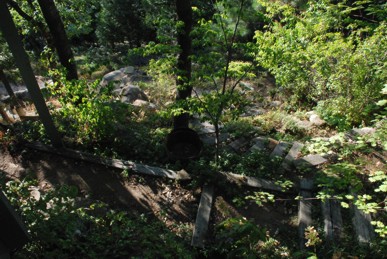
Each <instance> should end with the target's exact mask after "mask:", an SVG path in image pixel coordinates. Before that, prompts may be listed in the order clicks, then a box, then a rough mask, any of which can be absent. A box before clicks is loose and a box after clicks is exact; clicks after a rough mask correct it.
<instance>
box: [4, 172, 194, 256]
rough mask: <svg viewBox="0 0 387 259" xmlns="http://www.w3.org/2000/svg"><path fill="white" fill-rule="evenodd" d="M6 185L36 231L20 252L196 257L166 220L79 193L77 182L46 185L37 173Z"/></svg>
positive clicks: (30, 225)
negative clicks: (43, 186) (44, 187)
mask: <svg viewBox="0 0 387 259" xmlns="http://www.w3.org/2000/svg"><path fill="white" fill-rule="evenodd" d="M1 185H2V187H3V190H4V191H5V194H6V196H7V197H8V199H9V200H10V201H11V203H12V204H13V205H14V206H15V207H16V208H18V211H19V213H21V215H22V217H23V219H24V221H25V223H26V226H27V228H28V231H29V234H30V235H31V241H30V242H29V243H28V244H27V245H25V246H24V247H23V249H21V250H20V251H18V252H17V253H16V254H15V255H14V258H80V257H81V258H101V256H102V257H103V258H123V257H125V258H129V257H132V256H135V257H136V256H140V257H145V258H176V257H179V258H192V257H193V253H192V251H190V250H189V248H188V246H187V244H185V243H184V242H183V240H181V239H180V238H178V237H177V236H175V235H174V234H173V233H171V232H170V231H169V230H168V229H167V228H166V227H165V226H164V225H163V224H162V223H161V222H159V221H154V220H152V219H150V218H148V217H146V216H145V215H143V214H142V215H138V216H134V215H130V214H129V213H127V212H124V211H118V210H113V209H111V208H109V206H108V205H106V204H104V203H102V202H94V201H91V200H85V199H82V198H80V197H77V194H78V192H77V189H76V188H75V187H71V186H61V187H59V188H58V189H51V190H48V191H42V190H40V189H39V187H37V186H38V183H37V181H36V180H31V179H24V180H22V181H8V182H7V183H4V181H2V182H1ZM33 192H34V194H32V193H33ZM81 204H83V206H81ZM155 233H157V235H156V234H155Z"/></svg>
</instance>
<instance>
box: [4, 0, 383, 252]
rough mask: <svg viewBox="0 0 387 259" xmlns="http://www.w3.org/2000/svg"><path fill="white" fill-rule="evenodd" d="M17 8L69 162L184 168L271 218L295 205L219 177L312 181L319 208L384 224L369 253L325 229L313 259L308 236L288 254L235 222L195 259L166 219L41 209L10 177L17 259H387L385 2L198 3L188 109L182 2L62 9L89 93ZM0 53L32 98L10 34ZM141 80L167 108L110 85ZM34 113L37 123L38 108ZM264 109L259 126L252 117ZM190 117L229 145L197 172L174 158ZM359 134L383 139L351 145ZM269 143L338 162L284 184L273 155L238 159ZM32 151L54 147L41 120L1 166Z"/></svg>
mask: <svg viewBox="0 0 387 259" xmlns="http://www.w3.org/2000/svg"><path fill="white" fill-rule="evenodd" d="M6 2H7V4H8V6H9V9H10V11H11V14H12V16H13V19H14V21H15V23H16V25H17V28H18V30H19V32H20V34H21V35H22V39H23V43H24V45H25V48H26V50H27V51H28V54H29V55H30V59H31V63H32V65H33V68H34V70H35V73H36V75H41V76H43V77H44V78H45V80H46V82H48V81H49V79H50V80H52V82H50V83H48V84H47V87H46V89H45V90H44V91H43V93H44V96H45V98H46V100H48V103H49V104H48V106H49V109H50V112H51V114H52V117H53V120H54V123H55V126H56V128H57V129H58V130H59V132H60V134H61V136H62V138H63V142H64V145H65V146H66V147H69V148H73V149H76V150H80V151H86V152H89V153H92V154H96V155H100V156H104V157H109V158H120V159H125V160H133V161H136V162H141V163H144V164H149V165H158V166H160V167H163V168H168V169H175V170H180V169H182V167H184V169H186V170H187V172H189V173H190V174H191V176H192V178H193V179H192V181H191V183H190V184H189V188H191V191H192V192H195V190H196V188H197V187H199V186H201V185H202V184H203V183H208V182H212V183H215V184H217V185H218V187H219V188H218V189H219V190H217V191H218V192H220V193H221V194H225V195H229V196H231V200H234V201H235V203H237V204H239V205H240V207H243V206H248V205H247V204H248V203H249V202H251V201H253V202H255V203H256V204H258V205H259V206H265V205H267V204H268V203H273V202H276V201H278V200H280V198H279V196H280V195H281V198H282V196H283V195H286V194H284V193H281V194H279V193H274V192H266V191H262V190H256V191H249V192H246V193H245V192H242V191H241V190H240V189H238V188H233V187H234V186H232V187H230V185H229V183H226V182H225V181H223V180H222V181H220V179H221V177H220V176H219V174H217V173H218V172H231V173H236V174H240V175H243V176H252V177H259V178H263V179H266V180H272V181H274V182H276V183H277V184H279V185H280V186H281V187H283V189H284V190H288V189H289V187H291V186H294V183H297V182H298V181H299V179H300V178H305V177H311V178H313V179H314V181H315V184H316V186H317V188H316V192H315V193H314V195H315V196H314V197H313V199H315V200H329V199H335V200H338V201H340V204H341V206H342V209H343V211H344V213H343V214H344V217H346V218H347V219H346V221H347V222H350V217H351V212H350V207H351V206H352V205H353V206H356V207H357V208H359V209H360V210H362V211H364V212H366V213H371V214H372V217H373V221H372V224H373V225H374V227H375V232H376V234H377V237H376V238H375V240H374V241H373V242H372V243H371V244H369V245H364V246H362V245H354V244H355V243H356V238H355V237H354V233H353V230H351V227H350V226H348V225H349V223H346V224H348V225H345V226H344V228H345V233H344V235H343V237H342V240H341V242H340V244H335V245H334V246H332V247H330V246H328V245H327V243H326V242H325V241H326V240H325V237H324V229H323V227H322V219H320V218H317V220H316V221H317V222H316V224H315V225H314V226H311V227H309V228H307V231H306V232H305V238H306V240H307V243H306V246H307V248H306V249H305V250H302V251H300V250H299V248H298V244H296V243H295V241H294V239H297V234H296V233H295V234H294V237H293V238H289V239H293V240H291V241H289V240H286V238H284V237H283V236H281V235H276V234H274V233H269V232H268V231H267V230H266V229H265V228H263V227H262V226H259V225H258V226H257V225H256V224H255V223H254V222H252V221H250V220H249V219H245V218H239V217H238V218H237V217H232V218H229V219H227V220H225V221H222V222H216V223H215V227H214V228H211V231H212V233H211V237H212V238H213V241H212V242H210V243H209V245H208V246H207V247H206V248H204V249H196V248H195V249H194V248H192V247H190V245H189V242H190V240H189V239H190V237H188V236H187V235H182V234H181V233H179V231H175V230H174V229H172V227H170V226H168V227H167V226H166V225H165V224H163V222H162V221H159V220H158V219H156V218H154V217H152V216H149V215H145V214H140V215H137V214H136V213H131V212H130V211H124V210H120V209H117V208H113V207H112V206H111V205H108V204H105V203H102V202H99V201H95V200H93V199H91V198H84V197H81V195H80V194H79V193H78V190H77V188H75V187H72V186H60V187H57V186H56V187H54V188H53V189H50V190H45V191H42V190H39V191H38V192H39V198H36V197H33V196H31V190H35V189H34V188H35V187H36V186H38V182H37V180H36V179H34V178H33V177H31V176H28V177H27V178H21V179H20V180H10V179H8V178H6V177H4V178H2V179H1V186H2V189H3V190H4V192H5V193H6V195H7V197H8V198H9V199H10V201H11V203H12V204H13V205H14V206H15V207H16V208H17V210H18V212H19V213H20V214H21V215H22V217H23V220H24V221H25V223H26V225H27V227H28V229H29V231H30V234H31V236H32V241H31V242H30V243H29V244H27V245H26V246H25V247H24V248H23V249H21V250H20V251H18V252H17V253H16V254H15V258H27V257H29V256H30V255H31V254H33V255H34V257H33V258H74V257H84V258H97V257H101V256H102V257H106V258H110V257H112V258H127V257H135V258H137V257H141V258H142V257H144V258H164V257H165V258H196V257H207V258H211V257H215V256H221V257H228V258H235V257H236V258H239V257H241V258H245V257H246V258H257V257H258V258H281V257H284V258H330V257H332V258H340V257H345V258H346V257H360V258H363V257H367V256H368V257H373V258H381V257H382V256H383V255H385V254H387V251H386V250H387V243H386V241H385V237H386V235H387V215H386V210H387V207H386V200H385V199H386V193H387V172H386V164H385V163H386V161H385V157H386V152H387V146H386V145H387V134H386V133H387V122H386V121H387V120H386V115H387V113H386V111H387V97H386V94H387V69H386V64H387V56H386V52H387V23H386V21H385V17H386V16H387V11H386V10H387V4H386V3H385V1H371V0H363V1H359V0H339V1H331V0H318V1H307V0H300V1H285V0H283V1H282V0H275V1H269V0H239V1H232V0H222V1H196V0H192V1H189V2H191V4H192V11H193V28H192V32H191V33H190V37H191V40H192V51H191V52H192V53H191V54H192V55H191V56H190V57H189V60H190V61H191V64H192V71H191V72H192V76H191V77H190V81H188V82H185V83H186V86H192V87H193V94H192V97H190V98H188V99H186V100H180V101H175V99H176V92H177V91H178V90H181V89H177V88H178V87H176V85H177V83H176V82H178V81H184V80H187V79H186V78H185V79H184V80H183V78H181V76H180V75H181V74H182V73H181V72H182V71H178V69H177V63H178V55H179V51H180V47H181V46H179V45H178V43H177V42H178V41H177V36H178V35H179V33H180V32H181V31H182V28H183V24H182V23H181V22H179V21H178V18H177V13H176V10H175V9H176V6H175V3H174V2H173V1H165V0H131V1H124V0H115V1H111V0H103V1H98V0H92V1H85V0H71V1H70V0H61V1H55V4H56V8H57V9H58V12H59V14H60V16H61V18H62V20H63V25H64V27H65V29H66V33H67V36H68V38H69V40H70V42H71V44H72V47H73V51H74V53H75V63H76V65H77V67H78V74H79V78H80V79H79V80H67V79H66V70H65V69H64V68H63V66H62V65H63V64H61V62H60V61H59V59H58V58H57V55H56V54H55V52H54V50H55V47H54V45H53V42H52V41H53V38H52V35H51V34H50V31H49V29H48V27H47V24H46V20H45V18H44V17H43V15H42V13H41V11H40V7H39V5H38V2H37V1H35V0H29V1H24V0H23V1H22V0H7V1H6ZM0 50H1V53H0V69H2V70H4V72H5V73H6V74H7V76H8V78H9V79H10V81H11V82H17V83H21V79H20V75H19V74H18V71H17V69H16V67H15V66H14V64H13V61H12V54H11V53H10V52H9V50H8V47H7V45H6V43H5V41H4V39H3V37H2V35H1V34H0ZM128 66H133V67H134V68H135V69H136V71H140V72H138V73H139V74H141V75H142V76H144V78H145V77H146V80H141V79H140V80H137V81H136V79H135V78H134V79H133V78H129V79H130V80H131V81H130V84H132V83H133V84H137V85H138V86H139V88H140V89H141V90H142V91H144V92H145V93H146V94H147V96H148V98H149V102H151V103H152V104H154V105H155V108H154V109H147V108H144V107H138V106H134V105H132V104H131V103H124V102H122V101H121V100H120V98H119V97H118V96H117V94H114V93H113V91H114V90H117V89H115V87H117V85H116V83H115V82H111V83H109V84H107V86H101V79H102V76H103V75H104V74H106V73H107V72H110V71H112V70H116V69H120V68H122V67H128ZM183 72H184V71H183ZM136 76H137V75H136ZM134 77H135V76H134ZM129 79H128V80H129ZM26 105H27V107H28V108H29V109H30V110H34V107H33V105H32V104H31V103H30V102H27V101H26ZM0 108H1V107H0ZM251 108H253V109H256V110H259V111H258V112H256V113H253V114H252V115H249V114H248V112H249V109H251ZM310 111H314V112H315V113H316V114H318V115H319V116H320V117H321V118H322V119H324V121H325V122H326V124H323V125H317V126H316V125H312V124H307V125H306V126H305V125H304V124H301V123H300V122H305V121H306V122H308V121H307V120H308V115H307V114H308V113H307V112H310ZM183 113H189V115H190V116H191V118H193V117H195V119H197V120H198V121H200V122H210V123H211V124H212V125H213V126H214V129H215V139H216V141H215V145H211V144H205V145H204V148H203V150H202V153H201V157H200V158H199V159H197V160H194V161H190V162H189V163H188V164H187V163H185V162H186V161H184V162H183V163H180V162H179V161H177V162H176V161H170V160H169V158H168V155H167V152H166V149H165V140H166V137H167V135H168V133H169V132H170V130H171V129H172V127H173V117H174V116H177V115H181V114H183ZM246 114H247V115H246ZM242 116H243V117H242ZM308 123H309V122H308ZM360 127H372V129H373V131H372V132H371V133H370V134H366V135H364V136H361V135H359V136H349V135H348V133H349V132H350V130H351V129H352V128H360ZM223 136H225V137H224V140H223V139H222V138H223ZM254 137H271V138H274V139H276V140H278V141H289V142H291V141H300V142H303V143H304V144H305V147H304V149H303V150H302V156H304V155H308V154H322V155H324V156H325V157H327V158H328V159H329V162H328V163H327V164H324V165H321V166H319V168H318V170H316V169H312V170H308V169H305V170H302V169H295V168H293V170H292V171H291V172H288V171H285V170H282V168H281V163H282V159H281V158H278V157H270V152H269V151H268V149H269V148H267V149H262V151H251V152H250V150H249V149H244V148H246V147H247V146H248V147H247V148H250V147H251V146H252V143H250V142H249V143H247V144H246V147H243V148H242V151H240V150H239V151H235V150H231V148H230V146H229V144H230V143H231V142H232V141H234V140H238V139H241V138H246V139H247V140H248V141H250V140H252V139H253V138H254ZM33 141H40V142H45V143H50V140H49V138H48V136H47V135H46V132H45V129H44V127H43V124H42V123H41V122H40V121H28V120H26V121H21V122H18V123H16V124H14V125H4V126H3V125H1V126H0V144H1V148H0V152H2V150H17V148H15V147H17V146H19V145H20V144H23V143H25V142H33ZM265 145H269V143H265ZM270 149H271V150H272V148H270ZM130 177H131V171H130V170H124V171H123V172H122V173H121V178H122V181H129V180H130ZM286 199H287V200H288V201H290V202H293V201H296V200H297V199H298V198H297V197H296V198H295V195H293V196H292V195H289V197H287V198H286ZM165 213H167V212H165ZM179 227H180V228H184V226H179ZM190 231H192V230H191V229H188V230H187V229H186V230H185V232H187V233H188V232H190ZM183 232H184V231H183ZM134 237H135V238H134ZM283 240H284V241H283Z"/></svg>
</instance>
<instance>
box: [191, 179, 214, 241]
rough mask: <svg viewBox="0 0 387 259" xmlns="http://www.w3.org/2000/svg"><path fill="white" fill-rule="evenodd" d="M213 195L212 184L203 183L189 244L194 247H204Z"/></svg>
mask: <svg viewBox="0 0 387 259" xmlns="http://www.w3.org/2000/svg"><path fill="white" fill-rule="evenodd" d="M213 195H214V186H213V185H204V186H203V190H202V196H201V198H200V204H199V208H198V213H197V215H196V222H195V228H194V232H193V235H192V241H191V245H192V246H195V247H200V248H203V247H204V239H205V237H206V235H207V230H208V222H209V221H210V214H211V207H212V200H213Z"/></svg>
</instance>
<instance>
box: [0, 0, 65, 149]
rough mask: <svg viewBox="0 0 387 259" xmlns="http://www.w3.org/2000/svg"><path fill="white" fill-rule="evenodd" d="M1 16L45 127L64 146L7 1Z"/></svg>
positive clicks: (0, 4)
mask: <svg viewBox="0 0 387 259" xmlns="http://www.w3.org/2000/svg"><path fill="white" fill-rule="evenodd" d="M0 17H1V23H0V30H1V32H2V35H3V37H4V39H5V40H6V41H7V43H8V46H9V49H10V51H11V52H12V55H13V57H14V60H15V63H16V66H17V67H18V68H19V70H20V73H21V76H22V78H23V81H24V83H25V84H26V86H27V89H28V92H29V94H30V96H31V98H32V100H33V101H34V104H35V107H36V110H37V111H38V113H39V117H40V119H41V121H42V123H43V125H44V127H45V130H46V132H47V135H48V137H49V138H50V139H51V143H52V144H53V145H54V146H55V147H62V146H63V144H62V139H61V137H60V135H59V132H58V131H57V129H56V128H55V125H54V122H53V120H52V118H51V115H50V112H49V111H48V108H47V106H46V103H45V100H44V98H43V95H42V92H41V91H40V88H39V85H38V83H37V82H36V79H35V76H34V73H33V71H32V67H31V64H30V61H29V59H28V55H27V53H26V51H25V50H24V48H23V44H22V41H21V39H20V36H19V35H18V33H17V29H16V26H15V23H14V22H13V19H12V16H11V14H10V12H9V10H8V8H7V5H6V3H5V1H0Z"/></svg>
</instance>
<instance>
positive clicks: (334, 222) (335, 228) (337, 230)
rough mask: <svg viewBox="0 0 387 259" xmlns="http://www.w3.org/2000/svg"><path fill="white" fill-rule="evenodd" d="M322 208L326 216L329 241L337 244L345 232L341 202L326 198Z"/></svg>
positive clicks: (326, 232)
mask: <svg viewBox="0 0 387 259" xmlns="http://www.w3.org/2000/svg"><path fill="white" fill-rule="evenodd" d="M321 209H322V213H323V216H324V232H325V237H326V239H327V241H329V242H335V244H337V243H338V242H339V241H340V238H341V233H342V232H343V219H342V217H341V208H340V203H339V202H338V201H336V200H326V201H323V202H321Z"/></svg>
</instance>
